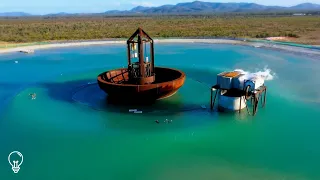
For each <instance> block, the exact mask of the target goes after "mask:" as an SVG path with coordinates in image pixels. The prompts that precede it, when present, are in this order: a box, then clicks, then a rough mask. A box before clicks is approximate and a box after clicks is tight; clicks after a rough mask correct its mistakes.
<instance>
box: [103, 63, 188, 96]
mask: <svg viewBox="0 0 320 180" xmlns="http://www.w3.org/2000/svg"><path fill="white" fill-rule="evenodd" d="M155 72H156V75H157V78H156V79H155V81H154V82H153V83H152V84H130V83H129V81H128V80H129V73H128V71H127V69H125V68H122V69H116V70H111V71H107V72H103V73H101V74H99V76H98V84H99V87H100V89H102V90H103V91H104V92H106V93H107V94H108V96H110V97H111V98H114V99H116V100H124V101H125V100H136V101H154V100H157V99H164V98H167V97H170V96H172V95H174V94H175V93H176V92H177V91H178V89H179V88H180V87H182V85H183V84H184V81H185V79H186V75H185V74H184V73H183V72H182V71H179V70H176V69H171V68H163V67H155Z"/></svg>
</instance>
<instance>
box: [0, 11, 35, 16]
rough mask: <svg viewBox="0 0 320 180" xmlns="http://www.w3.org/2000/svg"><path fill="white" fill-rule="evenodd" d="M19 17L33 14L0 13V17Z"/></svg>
mask: <svg viewBox="0 0 320 180" xmlns="http://www.w3.org/2000/svg"><path fill="white" fill-rule="evenodd" d="M17 16H19V17H20V16H31V14H28V13H24V12H4V13H0V17H17Z"/></svg>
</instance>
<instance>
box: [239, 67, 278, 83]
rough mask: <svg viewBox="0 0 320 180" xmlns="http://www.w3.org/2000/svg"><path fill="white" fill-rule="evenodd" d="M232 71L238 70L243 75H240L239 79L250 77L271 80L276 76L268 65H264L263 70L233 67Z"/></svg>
mask: <svg viewBox="0 0 320 180" xmlns="http://www.w3.org/2000/svg"><path fill="white" fill-rule="evenodd" d="M234 71H238V72H240V73H241V74H243V76H241V77H240V78H239V79H241V80H250V79H263V80H264V81H271V80H273V79H274V78H275V77H276V74H275V73H274V72H272V71H271V69H269V68H268V67H265V68H264V69H263V71H257V72H254V73H252V72H249V71H244V70H242V69H235V70H234Z"/></svg>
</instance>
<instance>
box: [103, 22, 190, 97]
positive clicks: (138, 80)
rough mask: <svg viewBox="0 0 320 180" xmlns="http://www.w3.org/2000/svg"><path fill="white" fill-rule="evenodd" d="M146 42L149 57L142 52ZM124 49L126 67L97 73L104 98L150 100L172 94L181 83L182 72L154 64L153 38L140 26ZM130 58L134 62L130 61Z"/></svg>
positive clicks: (183, 78) (182, 80)
mask: <svg viewBox="0 0 320 180" xmlns="http://www.w3.org/2000/svg"><path fill="white" fill-rule="evenodd" d="M136 36H137V38H136V40H135V37H136ZM146 43H150V48H149V49H150V56H151V58H150V59H149V57H146V53H145V52H144V49H147V48H146V47H145V48H144V45H146ZM136 47H138V52H137V51H136V50H137V48H136ZM127 49H128V68H121V69H115V70H110V71H106V72H103V73H101V74H99V75H98V79H97V80H98V84H99V87H100V89H102V90H103V91H104V92H106V93H107V94H108V98H111V99H112V100H115V101H134V102H146V101H154V100H158V99H164V98H167V97H170V96H172V95H174V94H175V93H176V92H177V91H178V89H179V88H180V87H182V86H183V84H184V82H185V79H186V75H185V74H184V73H183V72H182V71H180V70H176V69H172V68H165V67H155V65H154V44H153V40H152V39H151V38H150V36H148V35H147V34H146V33H145V32H144V31H143V30H142V29H141V28H139V29H138V30H137V31H136V32H135V33H134V34H133V35H132V36H131V37H130V38H129V40H128V41H127ZM134 59H136V60H138V61H137V62H132V61H133V60H134Z"/></svg>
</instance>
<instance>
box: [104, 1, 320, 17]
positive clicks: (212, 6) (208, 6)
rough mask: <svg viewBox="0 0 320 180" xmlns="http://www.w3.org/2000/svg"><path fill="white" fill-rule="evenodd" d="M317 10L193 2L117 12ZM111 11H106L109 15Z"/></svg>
mask: <svg viewBox="0 0 320 180" xmlns="http://www.w3.org/2000/svg"><path fill="white" fill-rule="evenodd" d="M299 10H317V11H318V10H319V11H320V5H318V4H312V3H304V4H299V5H296V6H292V7H281V6H264V5H259V4H256V3H215V2H202V1H194V2H187V3H179V4H176V5H163V6H159V7H143V6H138V7H135V8H133V9H131V10H130V11H125V12H124V11H118V13H122V14H123V13H130V14H137V13H140V14H141V13H143V14H186V13H232V12H271V11H299ZM110 12H112V11H107V12H106V14H109V13H110Z"/></svg>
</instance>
